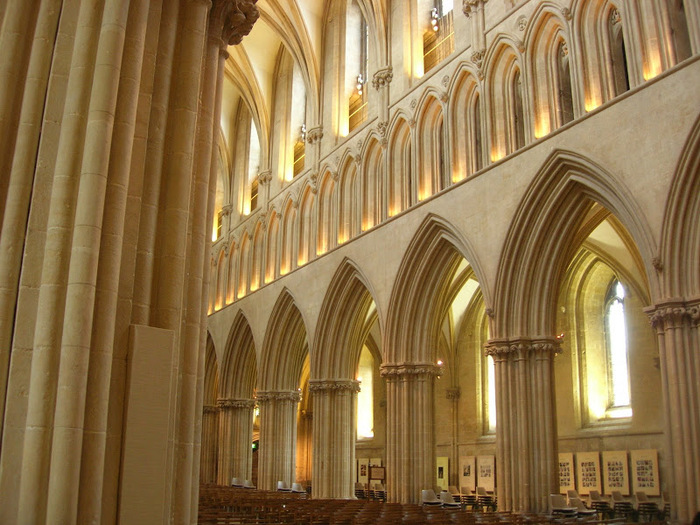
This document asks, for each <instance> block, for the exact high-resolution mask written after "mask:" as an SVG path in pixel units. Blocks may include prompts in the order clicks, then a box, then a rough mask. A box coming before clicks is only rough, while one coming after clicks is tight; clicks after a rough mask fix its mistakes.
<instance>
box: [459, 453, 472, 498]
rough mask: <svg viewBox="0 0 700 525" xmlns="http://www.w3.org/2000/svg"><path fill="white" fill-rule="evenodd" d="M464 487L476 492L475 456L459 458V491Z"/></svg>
mask: <svg viewBox="0 0 700 525" xmlns="http://www.w3.org/2000/svg"><path fill="white" fill-rule="evenodd" d="M462 487H465V488H466V489H467V490H471V491H472V492H474V491H476V456H460V458H459V489H460V490H462Z"/></svg>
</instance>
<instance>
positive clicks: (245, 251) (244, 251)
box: [236, 231, 251, 299]
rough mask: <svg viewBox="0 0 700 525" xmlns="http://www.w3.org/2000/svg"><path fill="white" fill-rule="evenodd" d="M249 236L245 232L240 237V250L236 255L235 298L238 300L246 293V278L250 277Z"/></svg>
mask: <svg viewBox="0 0 700 525" xmlns="http://www.w3.org/2000/svg"><path fill="white" fill-rule="evenodd" d="M250 245H251V240H250V234H249V233H248V232H247V231H245V232H243V235H242V237H241V249H240V250H239V253H238V260H239V263H238V286H237V290H238V291H237V293H236V297H238V298H239V299H240V298H241V297H243V296H245V295H246V294H247V293H248V277H249V276H250V266H251V265H250V252H251V249H250Z"/></svg>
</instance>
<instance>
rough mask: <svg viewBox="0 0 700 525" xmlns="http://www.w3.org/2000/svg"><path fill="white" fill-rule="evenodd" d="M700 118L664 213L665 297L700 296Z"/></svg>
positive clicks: (662, 256) (672, 186)
mask: <svg viewBox="0 0 700 525" xmlns="http://www.w3.org/2000/svg"><path fill="white" fill-rule="evenodd" d="M698 217H700V118H698V119H697V120H696V121H695V124H694V126H693V129H692V130H691V132H690V134H689V136H688V140H687V141H686V144H685V146H684V148H683V151H682V153H681V155H680V160H679V162H678V166H677V167H676V172H675V174H674V177H673V182H672V183H671V190H670V192H669V197H668V201H667V202H666V209H665V211H664V223H663V230H662V231H663V234H662V236H661V238H662V242H661V248H660V254H661V263H662V264H663V265H664V267H665V268H666V269H665V271H664V272H663V279H664V280H663V288H664V289H663V292H664V296H665V297H687V298H691V297H698V296H700V221H698Z"/></svg>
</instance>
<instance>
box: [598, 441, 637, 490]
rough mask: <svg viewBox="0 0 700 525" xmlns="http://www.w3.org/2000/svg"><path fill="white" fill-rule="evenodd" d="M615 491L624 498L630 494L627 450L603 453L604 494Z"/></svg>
mask: <svg viewBox="0 0 700 525" xmlns="http://www.w3.org/2000/svg"><path fill="white" fill-rule="evenodd" d="M613 490H617V491H619V492H620V494H622V495H623V496H629V494H630V481H629V470H628V468H627V451H626V450H620V451H607V450H606V451H605V452H603V492H605V494H611V493H612V491H613Z"/></svg>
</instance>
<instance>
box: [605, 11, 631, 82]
mask: <svg viewBox="0 0 700 525" xmlns="http://www.w3.org/2000/svg"><path fill="white" fill-rule="evenodd" d="M609 26H610V52H611V56H610V60H611V63H612V64H611V65H612V73H613V87H614V90H615V91H614V95H615V96H617V95H621V94H622V93H624V92H625V91H628V90H629V88H630V79H629V72H628V70H627V52H626V50H625V40H624V37H623V33H622V18H621V17H620V12H619V11H618V10H617V9H613V10H612V11H611V12H610V24H609Z"/></svg>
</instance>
